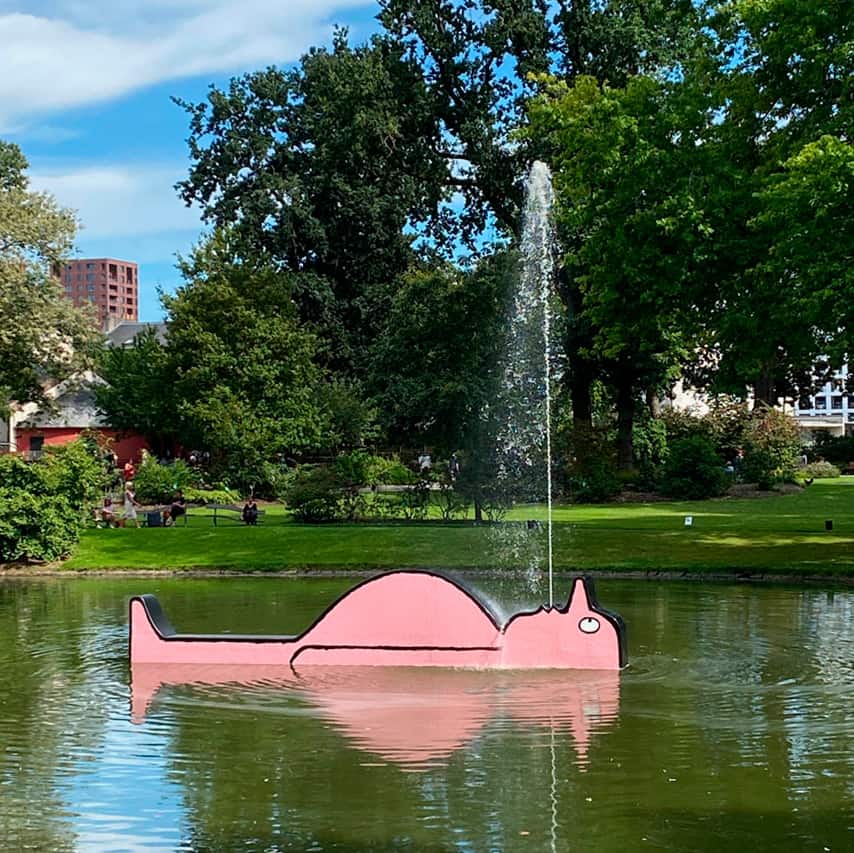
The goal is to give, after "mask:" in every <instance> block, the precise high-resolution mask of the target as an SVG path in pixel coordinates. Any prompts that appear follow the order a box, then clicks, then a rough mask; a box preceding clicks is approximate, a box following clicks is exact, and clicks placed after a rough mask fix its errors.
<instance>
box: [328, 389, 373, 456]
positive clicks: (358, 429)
mask: <svg viewBox="0 0 854 853" xmlns="http://www.w3.org/2000/svg"><path fill="white" fill-rule="evenodd" d="M319 394H320V405H321V408H322V410H323V412H324V417H325V420H326V422H327V425H326V428H325V430H324V437H323V438H322V440H321V441H322V444H324V445H325V447H326V449H328V450H333V451H334V450H339V449H345V448H352V447H361V446H363V445H365V444H369V443H371V442H373V441H376V439H377V438H379V434H380V429H379V426H378V424H377V417H378V413H377V409H376V407H375V406H374V405H373V403H372V402H371V401H370V400H369V399H368V397H367V395H366V393H365V391H364V389H363V388H362V387H361V385H360V384H359V383H358V382H355V381H352V380H343V379H334V378H333V379H332V380H331V381H329V382H323V383H321V385H320V387H319Z"/></svg>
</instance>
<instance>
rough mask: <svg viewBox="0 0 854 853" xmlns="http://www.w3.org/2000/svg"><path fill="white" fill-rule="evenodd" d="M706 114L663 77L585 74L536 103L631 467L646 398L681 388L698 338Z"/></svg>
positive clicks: (570, 265) (596, 356)
mask: <svg viewBox="0 0 854 853" xmlns="http://www.w3.org/2000/svg"><path fill="white" fill-rule="evenodd" d="M705 106H706V101H705V99H704V98H703V97H698V96H697V95H696V93H693V92H692V91H691V89H690V87H689V86H687V85H686V84H685V83H683V82H675V83H668V82H665V81H658V80H655V79H654V78H652V77H633V78H631V79H630V80H629V81H628V83H627V84H626V86H625V87H622V88H615V87H611V86H609V85H607V84H599V83H598V82H597V81H596V80H595V79H593V78H592V77H580V78H578V79H576V81H575V82H574V84H573V85H571V86H567V85H566V84H562V83H557V84H554V85H553V86H552V87H551V88H550V89H549V90H548V92H547V93H546V94H545V95H543V96H542V97H540V98H539V99H537V100H535V101H534V102H533V103H532V105H531V112H530V116H531V117H530V126H529V128H528V132H529V133H530V134H531V135H532V136H533V137H535V138H537V139H538V140H539V141H540V144H541V145H544V146H546V147H547V149H548V151H549V158H550V160H551V161H552V163H553V165H554V168H555V175H554V182H555V189H556V198H557V206H556V213H555V216H556V219H557V223H558V227H559V231H560V233H562V234H563V235H565V237H567V238H568V239H566V240H565V249H566V251H565V255H564V258H563V263H564V267H565V269H566V270H567V274H568V278H570V279H571V280H572V281H574V282H575V283H576V286H577V287H578V289H579V292H580V295H581V298H582V299H583V304H584V319H585V321H586V322H587V323H588V324H589V326H588V342H587V344H586V353H585V354H586V355H587V356H588V358H590V359H592V360H594V361H595V362H596V363H597V364H598V365H600V369H601V370H602V372H603V375H604V376H605V377H606V378H607V381H608V384H609V386H610V387H611V389H612V390H613V394H614V397H615V402H616V409H617V423H618V451H619V454H618V455H619V461H620V463H621V465H622V466H624V467H628V466H630V465H631V464H632V440H631V437H632V425H633V421H634V414H635V405H636V400H637V399H638V398H639V397H640V396H641V392H643V391H644V390H646V389H648V388H653V389H657V388H661V387H664V386H666V385H667V384H668V383H669V382H671V381H672V379H673V378H674V376H675V374H676V373H677V372H678V369H679V366H680V365H681V364H683V363H684V361H685V360H686V359H687V358H689V357H690V353H691V351H692V350H693V348H694V346H695V344H696V341H697V338H696V335H697V333H698V331H699V329H698V326H697V324H696V323H695V322H694V314H695V310H694V308H695V303H694V301H693V299H692V292H693V289H694V288H695V286H696V278H697V274H698V271H699V270H701V268H702V261H703V257H704V253H705V252H706V251H708V247H707V242H708V241H707V236H708V227H709V226H708V223H707V222H706V217H705V214H704V211H703V199H704V197H705V193H706V190H707V185H706V180H705V178H704V168H703V156H704V152H703V151H702V149H701V148H700V147H699V146H698V141H699V140H701V138H702V133H703V130H704V126H705V124H706V122H707V118H706V110H705Z"/></svg>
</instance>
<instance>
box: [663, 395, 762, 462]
mask: <svg viewBox="0 0 854 853" xmlns="http://www.w3.org/2000/svg"><path fill="white" fill-rule="evenodd" d="M751 417H752V415H751V411H750V409H749V408H748V407H747V404H746V403H744V402H742V401H740V400H735V399H732V398H727V397H718V398H714V399H712V401H711V402H710V408H709V411H708V412H706V413H704V414H702V415H698V414H694V413H691V412H684V411H679V410H678V409H667V410H666V411H664V412H663V413H662V414H661V420H662V422H663V423H664V425H665V427H666V430H667V440H668V441H669V442H673V441H678V440H680V439H683V438H689V437H691V436H695V435H699V436H703V437H704V438H706V439H708V440H709V441H710V442H711V443H712V444H713V445H714V448H715V452H716V453H717V454H718V455H719V456H720V457H721V458H722V459H725V460H731V459H733V458H734V457H735V454H736V451H737V450H738V448H739V447H741V446H742V445H743V444H744V441H745V435H746V433H747V430H748V427H749V425H750V420H751Z"/></svg>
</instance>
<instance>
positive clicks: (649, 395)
mask: <svg viewBox="0 0 854 853" xmlns="http://www.w3.org/2000/svg"><path fill="white" fill-rule="evenodd" d="M646 405H647V408H648V409H649V414H650V417H653V418H657V417H660V416H661V397H659V396H658V391H657V390H656V389H655V388H647V389H646Z"/></svg>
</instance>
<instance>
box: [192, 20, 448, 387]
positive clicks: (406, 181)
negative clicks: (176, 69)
mask: <svg viewBox="0 0 854 853" xmlns="http://www.w3.org/2000/svg"><path fill="white" fill-rule="evenodd" d="M182 106H183V107H184V108H185V109H186V110H187V112H188V114H189V116H190V138H189V145H190V154H191V157H192V161H193V162H192V166H191V168H190V174H189V177H188V178H187V180H185V181H183V182H181V183H180V184H179V189H180V192H181V195H182V197H183V199H184V200H185V201H186V202H187V203H188V204H190V203H197V204H199V205H200V207H201V209H202V212H203V215H204V217H205V219H206V220H207V221H208V222H210V223H212V224H213V225H215V226H217V227H228V228H229V229H230V239H231V240H232V243H233V246H234V249H235V251H236V252H238V253H239V254H240V256H241V257H243V258H244V259H246V260H247V261H254V262H263V263H266V264H269V265H271V266H273V267H274V268H276V269H281V270H284V271H287V272H289V273H291V274H292V276H293V277H292V282H293V297H294V300H295V301H296V303H297V305H298V307H299V311H300V316H301V318H302V319H303V320H304V321H306V322H309V323H311V324H313V325H314V326H315V328H316V329H317V331H318V335H319V339H320V340H319V356H320V358H321V359H322V361H323V363H324V364H325V365H327V366H329V367H331V368H332V369H333V370H335V371H336V372H338V373H340V374H343V375H344V376H352V375H354V373H358V372H359V371H363V370H364V369H365V357H366V349H367V346H368V344H369V342H370V341H371V340H373V339H374V338H375V336H376V335H377V334H378V333H379V331H380V330H381V328H382V325H383V320H384V318H385V315H386V312H387V310H388V305H389V302H390V298H391V293H392V290H393V288H392V284H393V282H394V281H395V279H396V277H397V276H398V275H399V274H400V273H401V272H402V271H403V270H405V269H406V268H407V267H408V266H409V264H410V263H411V262H412V261H413V259H414V254H413V250H412V241H413V239H414V237H413V235H412V234H411V233H408V232H407V230H406V226H407V225H408V224H409V223H411V222H419V221H423V220H425V219H428V218H430V217H431V216H434V215H435V214H436V211H437V209H438V207H439V206H440V204H441V202H442V201H443V200H444V198H445V196H446V189H445V186H444V177H445V175H444V169H445V165H444V161H442V160H441V159H440V158H439V157H438V156H437V155H436V154H435V153H434V149H435V147H436V146H437V145H438V144H439V141H440V140H439V136H440V134H439V128H438V125H437V122H436V120H435V117H434V116H433V114H432V112H431V106H432V105H431V103H430V102H429V100H428V99H427V98H426V92H425V86H424V84H423V81H422V80H421V76H420V72H419V69H418V68H417V65H416V64H415V62H414V61H412V60H408V59H406V58H404V56H403V55H402V49H401V48H400V47H398V46H396V45H395V44H393V43H392V42H390V41H389V40H388V39H383V38H379V37H376V38H374V39H372V40H371V41H370V42H369V43H368V44H367V45H365V46H362V47H357V48H352V47H350V46H349V45H348V43H347V36H346V33H344V32H339V33H337V35H336V37H335V42H334V45H333V48H332V50H331V51H327V50H323V49H313V50H312V51H310V52H309V53H308V54H307V55H306V56H305V57H303V59H302V60H301V62H300V64H299V65H298V66H297V67H296V68H294V69H293V70H289V71H284V70H279V69H275V68H270V69H267V70H265V71H261V72H257V73H254V74H249V75H246V76H244V77H241V78H236V79H233V80H232V81H231V83H230V85H229V87H228V89H227V90H225V91H223V90H219V89H216V88H211V91H210V93H209V94H208V98H207V101H206V102H204V103H200V104H197V105H191V104H186V103H183V104H182ZM297 273H299V275H298V276H297V275H296V274H297Z"/></svg>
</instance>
